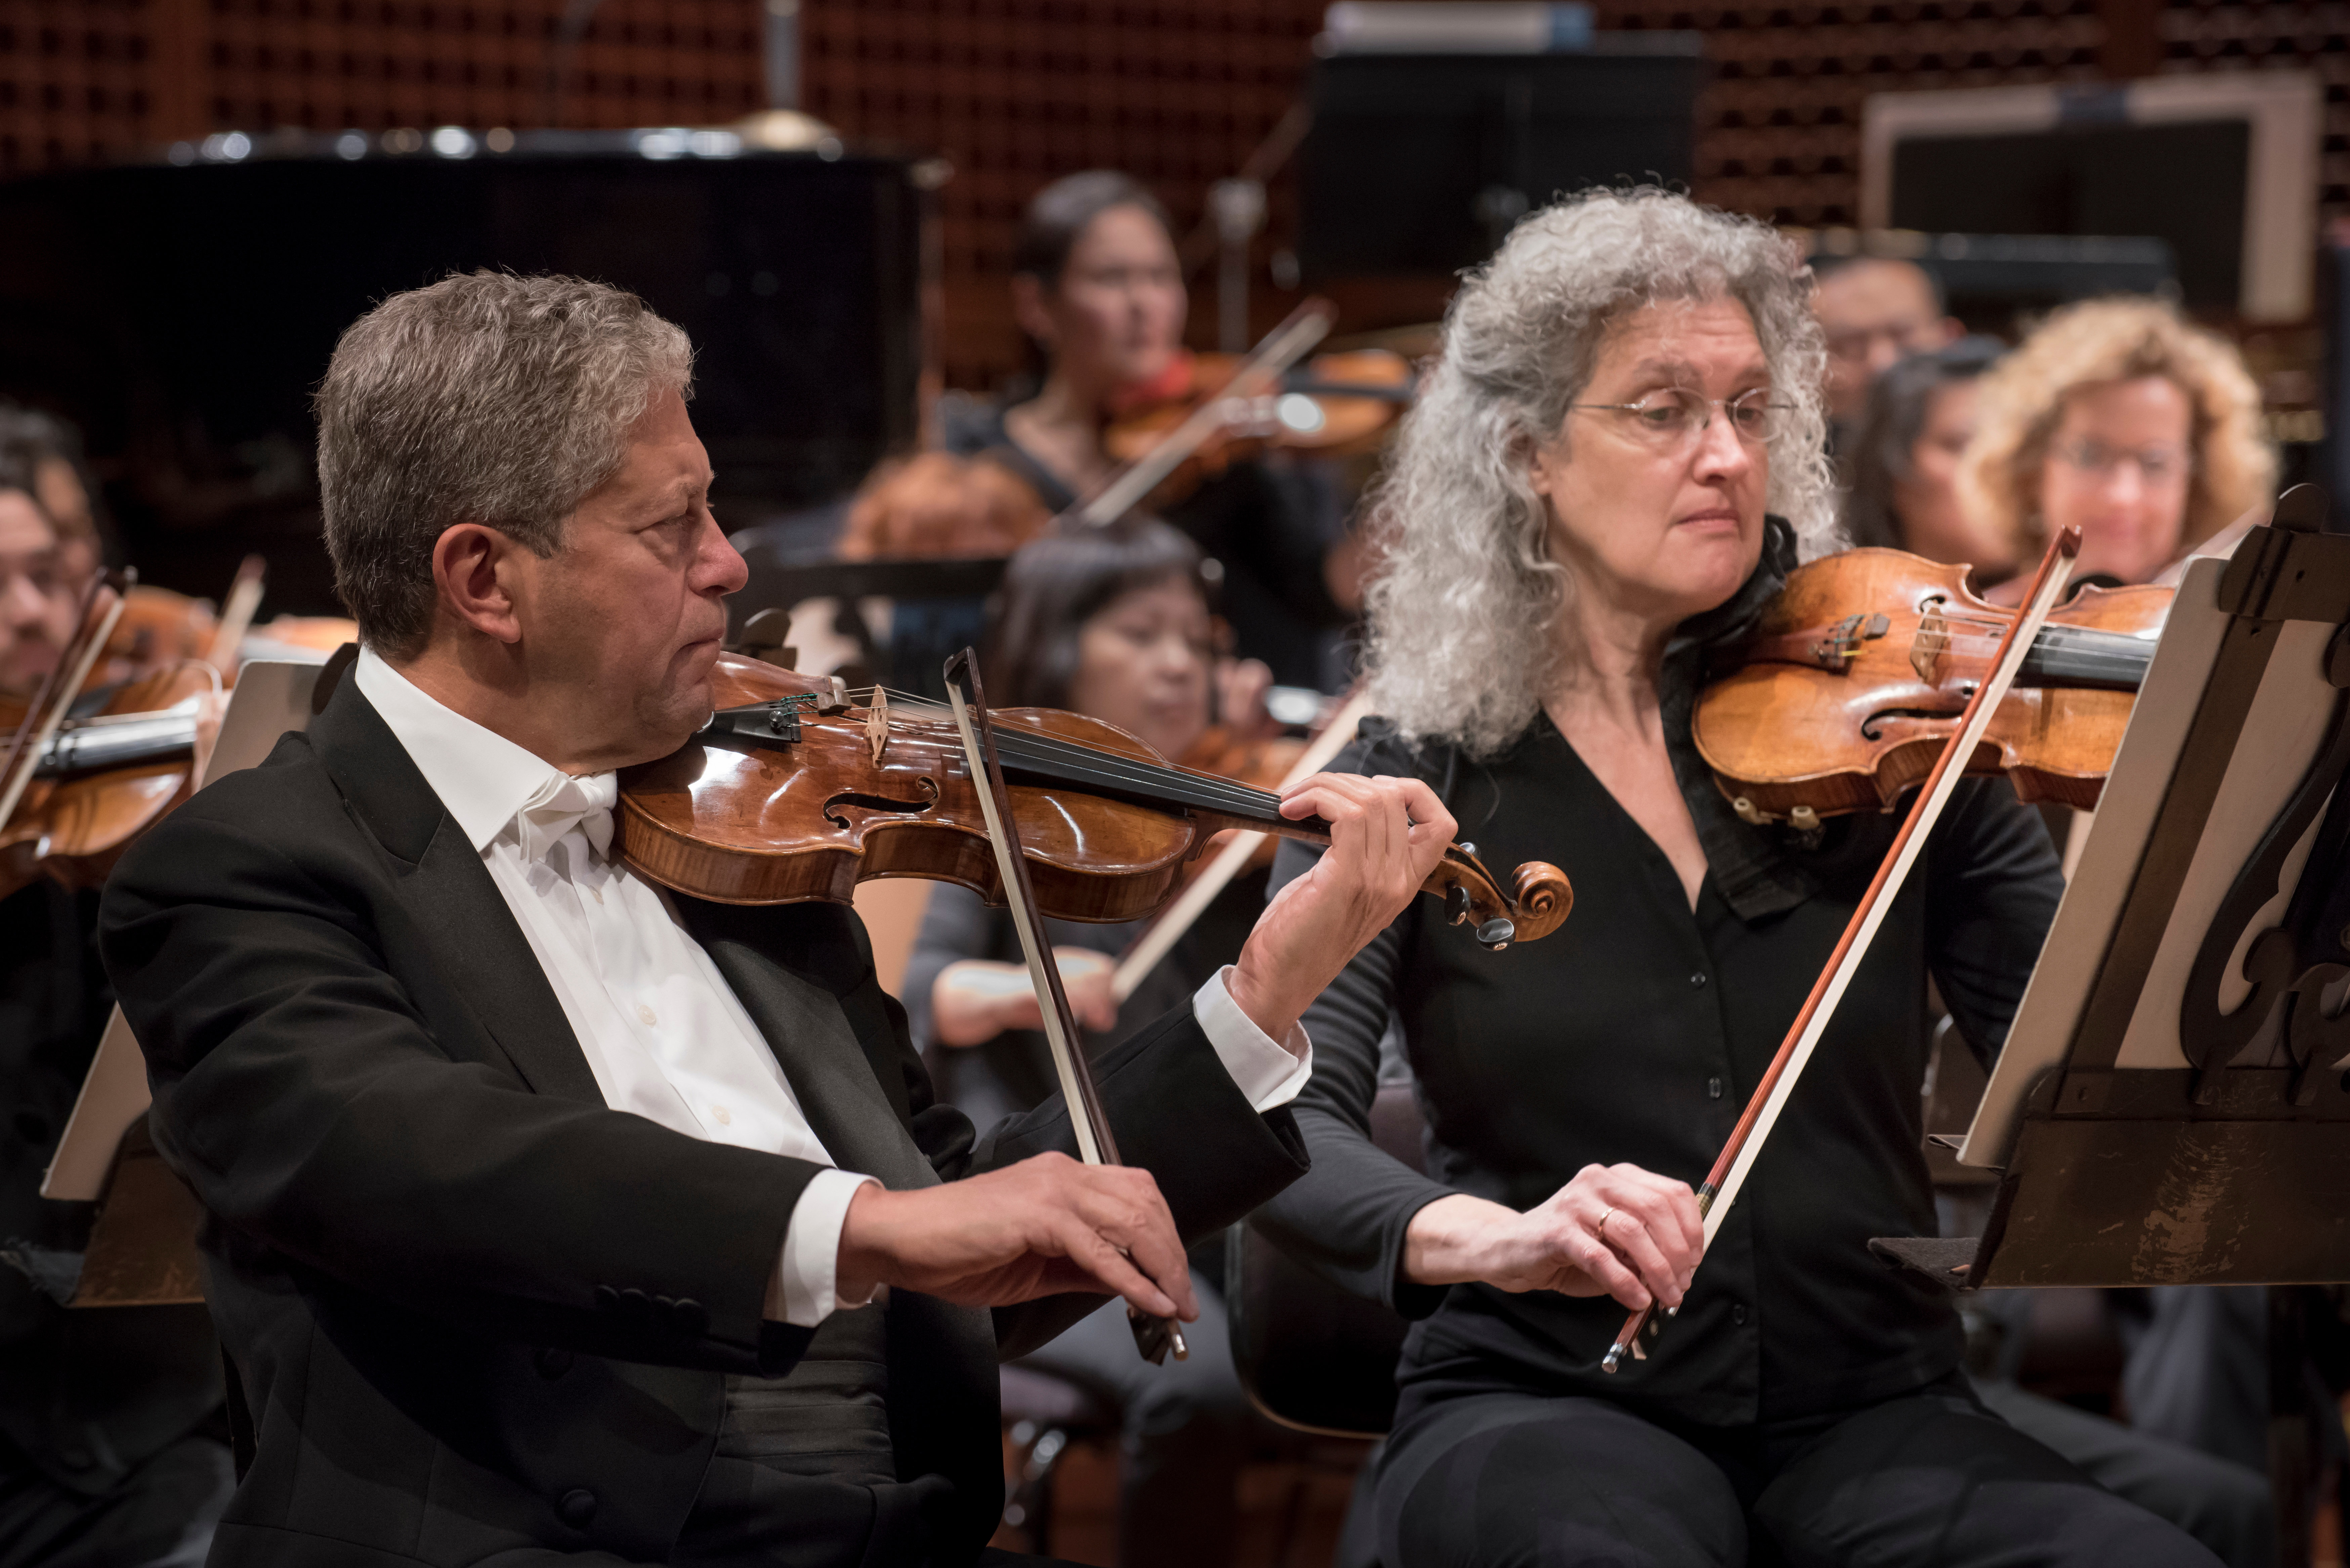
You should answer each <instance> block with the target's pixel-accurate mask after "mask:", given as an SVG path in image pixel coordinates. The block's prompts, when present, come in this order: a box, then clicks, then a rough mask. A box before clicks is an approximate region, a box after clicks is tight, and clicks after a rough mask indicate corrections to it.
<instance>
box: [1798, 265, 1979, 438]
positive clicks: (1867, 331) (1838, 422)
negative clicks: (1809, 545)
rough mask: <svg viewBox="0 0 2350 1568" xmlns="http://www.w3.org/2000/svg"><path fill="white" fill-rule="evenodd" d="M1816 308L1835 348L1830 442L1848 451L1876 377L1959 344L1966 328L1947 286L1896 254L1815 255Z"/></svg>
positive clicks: (1829, 396)
mask: <svg viewBox="0 0 2350 1568" xmlns="http://www.w3.org/2000/svg"><path fill="white" fill-rule="evenodd" d="M1812 275H1813V276H1814V278H1815V279H1816V280H1817V286H1816V287H1814V290H1813V293H1812V308H1813V310H1814V311H1815V312H1816V313H1817V314H1818V316H1819V318H1820V330H1821V332H1822V333H1823V334H1825V337H1826V339H1827V350H1828V380H1827V410H1828V446H1829V450H1830V451H1831V452H1835V453H1838V454H1841V453H1842V452H1844V450H1845V448H1846V442H1847V441H1849V439H1850V438H1851V435H1852V433H1853V427H1854V426H1855V425H1856V424H1857V423H1858V422H1859V420H1860V416H1861V411H1862V410H1863V408H1864V407H1865V406H1866V402H1867V399H1868V389H1869V387H1870V386H1871V385H1872V384H1873V383H1874V382H1875V381H1876V379H1877V377H1879V376H1881V375H1883V374H1885V372H1886V371H1887V370H1889V369H1892V368H1893V367H1894V365H1895V364H1897V363H1898V361H1900V360H1901V359H1902V358H1905V357H1907V356H1908V355H1911V354H1923V353H1927V352H1929V351H1930V350H1932V349H1936V348H1941V347H1942V346H1943V345H1944V344H1946V343H1950V342H1953V341H1955V340H1956V339H1957V338H1958V337H1959V336H1960V334H1961V333H1963V332H1965V330H1966V327H1964V326H1963V325H1962V324H1961V323H1960V321H1959V320H1958V319H1957V318H1956V317H1952V316H1950V314H1949V313H1948V312H1947V310H1946V309H1945V308H1944V306H1943V303H1942V286H1941V285H1940V284H1939V282H1937V281H1936V280H1935V278H1934V275H1932V274H1931V273H1929V272H1928V271H1927V270H1926V269H1925V268H1924V267H1921V266H1919V265H1918V264H1917V263H1916V262H1913V261H1903V260H1901V259H1899V258H1898V257H1895V256H1826V255H1821V256H1814V257H1813V258H1812Z"/></svg>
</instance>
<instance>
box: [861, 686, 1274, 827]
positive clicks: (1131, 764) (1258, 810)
mask: <svg viewBox="0 0 2350 1568" xmlns="http://www.w3.org/2000/svg"><path fill="white" fill-rule="evenodd" d="M859 690H862V691H876V690H879V691H881V692H883V694H884V695H886V696H888V697H889V698H890V700H891V705H892V711H895V710H896V709H897V707H898V706H899V705H900V704H901V703H902V704H903V705H905V706H909V707H929V708H933V709H935V708H936V707H937V706H938V704H936V703H935V702H933V701H931V700H930V699H928V698H923V697H918V696H914V695H912V694H910V693H904V692H899V691H892V690H890V689H889V688H887V687H880V688H874V687H867V688H860V689H859ZM996 734H997V737H998V741H999V744H1001V743H1002V742H1003V741H1005V740H1010V741H1011V742H1013V743H1014V749H1020V748H1025V749H1026V750H1027V752H1028V753H1029V754H1030V755H1031V756H1032V757H1035V756H1040V755H1041V754H1042V753H1058V757H1059V760H1062V761H1064V762H1066V763H1070V764H1072V765H1082V766H1086V767H1090V768H1093V769H1096V770H1099V771H1102V772H1105V773H1107V774H1113V775H1116V776H1118V777H1120V778H1122V779H1123V781H1124V782H1126V783H1128V784H1129V785H1134V786H1145V785H1158V786H1160V787H1170V786H1171V787H1172V788H1173V789H1175V790H1177V791H1181V792H1189V793H1191V794H1193V795H1195V796H1200V797H1208V796H1218V797H1221V799H1222V803H1223V806H1224V807H1225V808H1230V809H1235V810H1237V811H1240V812H1244V813H1248V814H1250V815H1259V816H1264V815H1274V807H1275V806H1277V805H1278V804H1279V801H1280V797H1279V796H1278V795H1275V794H1268V793H1266V792H1264V791H1263V790H1255V789H1251V788H1249V787H1248V786H1247V785H1245V784H1236V783H1234V782H1233V781H1232V780H1230V779H1222V778H1218V777H1216V776H1215V775H1214V774H1196V773H1193V772H1191V771H1190V770H1188V769H1184V768H1175V767H1169V766H1166V765H1164V764H1161V763H1149V762H1145V761H1143V760H1142V759H1140V758H1137V757H1128V756H1124V755H1121V754H1120V753H1116V752H1110V751H1105V750H1102V749H1101V748H1098V747H1095V746H1088V745H1085V744H1083V743H1082V742H1075V741H1069V740H1066V739H1064V738H1062V737H1060V736H1057V735H1041V734H1037V733H1035V732H1029V731H1025V730H1023V729H1020V728H1018V727H1016V726H1015V727H1010V728H999V729H998V730H997V732H996ZM1211 808H1213V807H1211Z"/></svg>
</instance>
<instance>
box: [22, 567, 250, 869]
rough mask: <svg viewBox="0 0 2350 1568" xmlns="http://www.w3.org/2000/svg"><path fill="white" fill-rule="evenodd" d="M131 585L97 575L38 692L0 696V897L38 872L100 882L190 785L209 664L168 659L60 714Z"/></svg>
mask: <svg viewBox="0 0 2350 1568" xmlns="http://www.w3.org/2000/svg"><path fill="white" fill-rule="evenodd" d="M130 587H131V585H130V579H129V576H128V574H125V573H101V574H99V576H98V577H97V578H96V579H94V580H93V581H92V583H91V585H90V587H89V591H88V594H87V595H86V596H85V597H84V600H83V604H82V613H81V618H80V620H79V622H78V626H77V628H76V630H75V635H74V638H73V639H72V641H71V642H69V643H68V645H67V648H66V650H65V653H64V656H63V657H62V658H61V659H59V661H58V664H57V669H56V670H53V671H52V672H51V673H50V675H49V677H48V679H47V680H45V681H43V682H42V685H41V690H40V691H38V692H37V693H36V694H35V696H34V698H33V700H32V701H30V702H24V701H18V700H16V699H7V700H5V701H0V723H5V724H7V725H8V727H9V728H10V730H11V732H12V739H11V740H10V742H9V743H8V747H7V750H6V752H5V758H4V759H0V897H5V896H6V895H7V894H10V893H14V892H16V890H17V889H18V888H22V887H24V886H25V885H26V883H28V882H30V881H31V880H32V879H33V878H34V877H36V876H47V877H52V878H54V879H55V880H57V881H58V882H60V883H62V884H63V885H65V886H66V887H68V888H94V887H97V886H98V885H99V884H100V883H101V882H103V881H104V880H105V879H106V876H107V873H108V872H109V871H111V870H112V869H113V868H114V863H115V861H117V860H118V859H120V857H121V856H122V853H123V851H124V850H125V849H127V848H129V847H130V843H131V841H132V840H133V839H135V838H137V837H138V836H139V835H140V834H141V833H143V832H145V831H146V830H147V829H148V828H149V827H150V826H153V824H154V823H155V821H156V820H157V819H158V818H160V817H161V816H162V815H163V814H164V813H166V812H168V811H170V810H171V809H172V807H173V806H175V805H179V804H180V802H182V801H183V800H185V799H186V798H187V797H188V795H189V794H191V793H192V791H193V789H194V787H195V736H196V708H197V701H198V699H200V698H201V697H202V696H203V695H204V694H206V693H208V692H213V691H218V690H219V689H220V676H219V672H218V671H216V670H213V668H212V666H210V665H209V664H205V663H203V662H202V661H200V660H195V659H187V660H182V661H180V662H177V663H174V664H172V665H170V666H168V667H166V668H164V669H162V670H157V671H155V672H154V673H152V674H150V675H148V676H145V677H144V678H142V679H140V680H134V681H130V682H128V683H126V684H124V685H123V686H121V687H120V688H118V689H117V690H116V691H113V692H112V693H110V694H109V697H108V699H107V701H106V702H105V703H104V705H103V706H101V707H100V708H99V711H97V712H96V713H94V714H88V715H83V716H78V717H71V718H69V717H68V712H69V711H70V710H71V709H72V707H73V705H74V702H75V700H76V699H77V697H78V695H79V694H80V692H81V691H82V689H83V687H84V685H85V684H86V683H87V682H88V680H89V678H90V675H91V673H92V671H93V670H96V669H97V668H98V667H99V663H100V661H101V659H103V658H104V656H105V655H106V652H107V649H109V648H110V647H111V646H112V645H113V641H114V639H115V637H116V635H117V634H118V632H119V629H120V624H121V622H122V620H123V618H125V616H126V615H127V614H128V601H129V597H130V594H129V590H130ZM11 721H13V722H11Z"/></svg>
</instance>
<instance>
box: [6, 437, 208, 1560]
mask: <svg viewBox="0 0 2350 1568" xmlns="http://www.w3.org/2000/svg"><path fill="white" fill-rule="evenodd" d="M69 440H70V437H69V432H67V431H64V430H63V429H62V427H60V426H57V424H56V423H55V422H54V421H48V420H47V419H46V418H44V417H43V416H37V415H32V416H27V415H25V414H24V413H23V411H22V410H13V409H5V408H0V699H29V698H30V697H32V695H33V694H34V692H35V691H36V690H37V689H38V688H39V686H40V685H41V683H42V681H43V680H44V679H45V678H46V677H47V676H48V675H49V674H50V673H51V672H52V671H54V670H56V668H57V662H58V660H59V659H60V658H61V657H62V656H63V654H64V651H65V649H66V645H67V644H68V642H69V641H70V640H71V639H72V637H73V633H74V628H75V626H76V624H77V622H78V611H79V607H80V603H81V596H82V592H83V590H84V588H85V587H87V585H88V578H89V575H90V573H91V572H92V571H93V570H95V569H96V567H97V566H98V565H99V556H100V547H99V538H98V535H97V531H96V527H95V524H93V523H92V522H91V520H90V514H89V511H88V491H87V490H86V489H85V488H84V487H83V486H82V485H81V483H79V478H78V473H77V472H76V471H75V469H74V467H73V466H72V463H71V461H70V457H69V455H68V454H69V453H70V452H71V451H72V448H71V446H70V444H68V443H69ZM77 505H78V507H79V508H80V511H79V513H78V514H76V513H75V511H74V508H75V507H76V506H77ZM15 720H16V710H15V707H14V704H13V703H11V702H6V701H0V748H5V744H6V737H7V735H8V734H9V732H10V730H11V729H12V728H13V727H14V722H15ZM98 900H99V892H98V889H97V888H68V887H66V886H65V885H63V884H62V883H60V882H57V881H53V880H51V879H50V878H49V877H45V876H35V877H33V878H32V879H31V880H30V881H29V882H28V883H26V885H25V886H23V887H20V888H15V889H14V890H13V891H10V892H8V893H7V894H6V896H5V898H0V1125H5V1128H6V1131H5V1136H0V1259H5V1262H0V1564H6V1565H7V1568H115V1565H117V1564H121V1565H125V1568H128V1565H132V1564H136V1565H138V1568H196V1565H197V1564H200V1563H203V1560H204V1554H205V1552H206V1551H207V1550H208V1549H209V1548H210V1546H211V1542H212V1534H213V1521H215V1520H216V1519H218V1518H219V1516H220V1512H221V1510H222V1509H223V1508H224V1506H225V1505H226V1503H227V1501H228V1494H229V1490H230V1489H231V1487H232V1485H233V1484H234V1478H233V1476H232V1475H231V1467H230V1462H229V1450H228V1444H227V1442H226V1440H225V1432H224V1423H223V1422H222V1421H221V1419H220V1417H219V1412H220V1408H221V1399H222V1385H221V1362H220V1346H219V1343H218V1342H217V1341H216V1340H215V1339H214V1338H213V1329H212V1320H211V1319H210V1317H209V1316H208V1315H207V1314H206V1313H205V1310H204V1308H203V1306H202V1305H201V1304H198V1305H192V1306H191V1305H175V1306H130V1307H108V1308H106V1309H104V1310H96V1309H92V1310H87V1311H73V1310H69V1309H68V1308H67V1307H66V1306H65V1304H64V1301H65V1300H67V1299H70V1297H71V1294H72V1292H73V1283H72V1282H73V1280H74V1279H75V1278H76V1277H78V1270H79V1268H80V1265H81V1259H82V1253H83V1251H84V1249H85V1248H87V1247H88V1243H89V1233H90V1225H91V1222H92V1220H93V1218H94V1209H95V1206H94V1205H91V1204H88V1203H63V1202H53V1201H51V1200H49V1199H45V1198H43V1197H42V1196H41V1195H40V1188H41V1179H42V1176H43V1173H44V1172H46V1171H47V1168H48V1166H49V1162H50V1161H51V1160H52V1159H53V1158H56V1155H57V1145H58V1141H59V1139H60V1138H61V1137H62V1136H63V1135H64V1132H65V1127H66V1120H67V1117H68V1116H69V1115H70V1114H71V1112H72V1110H73V1106H74V1100H75V1096H77V1095H78V1094H79V1093H80V1091H81V1086H82V1079H83V1077H84V1076H85V1075H87V1074H88V1070H89V1064H90V1059H91V1057H92V1056H93V1054H95V1053H96V1051H97V1048H98V1041H99V1033H100V1031H101V1030H102V1029H103V1028H104V1027H105V1024H106V1019H107V1014H108V1013H109V1012H110V1011H111V1010H112V1008H113V1006H114V992H113V988H112V987H111V986H110V985H109V983H108V982H107V978H106V973H105V971H104V970H103V969H102V968H100V967H99V958H98V949H97V943H96V941H95V940H94V932H95V930H96V928H97V921H98Z"/></svg>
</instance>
